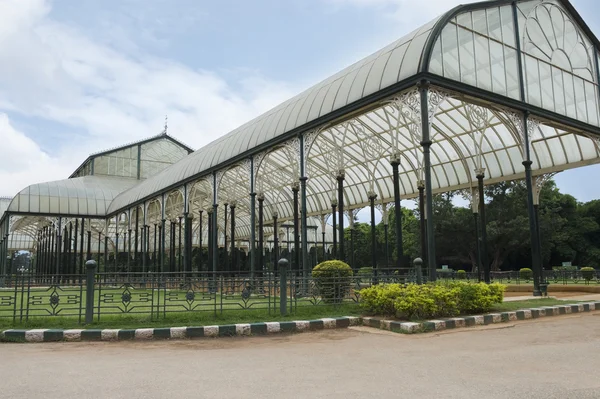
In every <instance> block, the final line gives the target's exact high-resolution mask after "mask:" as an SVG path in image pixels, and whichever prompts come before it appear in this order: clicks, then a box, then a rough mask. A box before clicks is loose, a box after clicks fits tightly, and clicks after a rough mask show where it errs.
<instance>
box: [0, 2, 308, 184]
mask: <svg viewBox="0 0 600 399" xmlns="http://www.w3.org/2000/svg"><path fill="white" fill-rule="evenodd" d="M49 12H50V7H49V3H48V2H46V1H43V0H8V1H3V2H1V3H0V59H2V60H8V61H9V62H2V63H0V111H4V112H6V113H8V114H9V115H11V114H13V113H14V115H15V116H16V115H19V116H21V117H26V118H27V117H36V118H40V119H42V120H48V121H52V122H54V123H58V124H62V125H65V127H68V128H69V129H70V130H72V129H75V131H77V132H80V133H81V134H80V135H79V136H78V137H77V142H69V141H65V142H60V143H57V148H53V149H52V152H56V154H54V153H53V154H52V157H53V158H51V159H52V160H53V162H54V163H56V164H57V166H56V168H54V169H51V170H53V171H55V172H57V173H58V172H59V171H60V172H61V173H60V174H56V175H51V174H48V173H46V172H44V173H43V176H44V177H43V178H42V176H40V175H36V174H35V173H34V174H32V175H27V174H26V172H23V173H21V174H20V178H19V179H16V180H15V179H11V180H10V181H11V182H12V183H11V184H7V183H5V182H6V180H3V184H2V186H1V187H0V195H13V194H14V193H16V192H17V191H18V190H20V189H21V188H23V187H24V186H26V185H28V184H32V183H35V182H39V181H42V180H44V179H45V180H53V179H60V178H65V177H67V176H68V174H69V172H70V171H71V170H69V167H71V166H72V165H75V166H76V165H78V164H79V163H80V162H81V161H82V160H83V158H84V157H85V156H86V155H87V153H88V152H92V151H97V150H102V149H104V148H107V147H113V146H115V145H120V144H123V143H127V142H130V141H133V140H137V139H140V138H144V137H148V136H150V135H153V134H157V133H158V132H160V131H161V130H162V125H163V119H164V115H165V114H168V115H169V132H170V133H171V134H173V135H174V136H176V137H177V138H179V139H181V140H182V141H184V142H186V143H188V144H189V145H191V146H192V147H195V148H198V147H200V146H202V145H204V144H206V143H208V142H210V141H212V140H213V139H215V138H216V137H218V136H220V135H222V134H225V133H227V132H228V131H230V130H232V129H234V128H236V127H238V126H239V125H241V124H243V123H245V122H247V121H248V120H249V119H251V118H253V117H255V116H257V115H259V114H260V113H262V112H264V111H266V110H268V109H269V108H271V107H273V106H275V105H277V104H278V103H280V102H282V101H284V100H285V99H287V98H289V97H290V96H291V95H293V94H294V93H295V92H297V91H298V90H296V89H294V88H292V87H290V86H288V85H286V84H285V83H281V82H271V81H268V80H266V79H264V78H263V77H261V76H260V75H259V74H258V73H255V72H251V71H241V72H239V73H238V74H237V76H236V74H235V73H234V74H233V75H232V74H231V71H228V77H230V76H233V77H234V79H235V78H236V77H237V78H238V81H236V82H232V83H233V84H235V86H236V87H235V88H233V87H232V84H231V83H230V82H228V81H226V80H225V79H224V78H223V77H221V76H219V75H218V74H216V73H214V72H211V71H206V70H192V69H190V68H189V67H187V66H185V65H182V64H179V63H177V62H174V61H171V60H167V59H161V58H156V57H153V56H151V55H149V54H140V53H139V52H138V53H136V56H135V58H134V57H133V56H129V55H127V54H124V53H123V52H121V51H119V50H116V49H115V48H113V47H109V46H108V45H103V44H99V43H101V42H102V41H101V40H96V38H91V37H87V36H85V35H84V34H83V33H82V32H81V31H80V30H78V29H76V28H75V27H73V26H67V25H64V24H60V23H57V22H56V21H54V20H52V18H51V16H50V13H49ZM130 34H132V35H133V33H131V32H130ZM5 119H6V122H5V126H6V127H5V129H7V130H6V131H7V132H8V131H11V133H10V134H11V135H13V136H15V135H17V136H19V137H21V138H20V140H24V139H26V136H25V134H28V132H27V131H23V132H22V133H18V132H16V131H15V130H14V129H12V128H11V127H10V124H9V123H8V119H7V118H6V116H5ZM7 134H8V133H7ZM2 136H4V132H3V133H2ZM32 144H33V142H32V141H31V140H29V144H28V145H26V146H23V147H22V148H20V149H18V151H19V152H22V151H29V152H28V153H23V154H22V155H23V156H24V157H29V159H31V161H30V163H31V165H30V167H31V168H32V169H33V170H35V168H36V166H35V165H36V162H37V167H38V168H42V167H44V165H45V164H44V162H45V159H47V158H48V157H49V155H47V154H44V153H43V151H41V150H40V148H39V147H38V146H35V145H32ZM19 145H20V144H19ZM7 150H8V151H11V150H10V149H7ZM13 150H14V149H13ZM73 153H76V154H81V155H77V157H76V160H73V156H72V155H70V154H73ZM61 154H69V155H65V157H63V156H62V155H61ZM44 156H45V157H46V158H44ZM67 165H68V166H69V167H67ZM12 169H14V168H12ZM0 173H6V172H5V171H4V162H3V165H2V167H1V168H0Z"/></svg>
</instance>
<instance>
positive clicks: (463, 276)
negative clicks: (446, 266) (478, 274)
mask: <svg viewBox="0 0 600 399" xmlns="http://www.w3.org/2000/svg"><path fill="white" fill-rule="evenodd" d="M456 278H457V279H459V280H464V279H466V278H467V272H466V271H464V270H457V271H456Z"/></svg>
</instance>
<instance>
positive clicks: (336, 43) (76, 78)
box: [0, 0, 600, 201]
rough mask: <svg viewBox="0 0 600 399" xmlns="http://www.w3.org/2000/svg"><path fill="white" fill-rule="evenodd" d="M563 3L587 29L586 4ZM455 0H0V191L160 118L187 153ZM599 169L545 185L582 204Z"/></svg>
mask: <svg viewBox="0 0 600 399" xmlns="http://www.w3.org/2000/svg"><path fill="white" fill-rule="evenodd" d="M462 2H463V3H464V2H468V1H465V0H463V1H462ZM572 2H573V4H574V5H575V7H576V8H577V9H578V10H579V11H580V12H581V14H582V15H583V16H584V18H585V19H586V20H587V22H588V23H589V24H590V26H591V28H592V30H594V31H595V32H598V33H599V34H600V16H599V15H598V13H597V12H596V9H595V8H594V6H595V5H596V0H573V1H572ZM458 3H459V1H455V0H427V1H422V2H418V5H416V4H417V2H416V1H414V0H285V1H281V0H255V1H245V0H220V1H207V0H102V1H98V0H77V1H74V0H54V1H51V0H0V60H1V61H0V196H13V195H14V194H16V193H17V192H18V191H19V190H20V189H22V188H23V187H25V186H27V185H29V184H32V183H36V182H40V181H47V180H57V179H61V178H65V177H68V175H69V174H70V173H71V172H72V171H73V170H74V169H75V168H76V167H77V166H78V165H79V164H80V163H81V162H82V161H83V159H85V157H86V156H87V155H88V154H89V153H90V152H94V151H98V150H102V149H106V148H110V147H113V146H117V145H121V144H125V143H127V142H130V141H134V140H138V139H141V138H144V137H148V136H151V135H154V134H157V133H159V132H160V131H161V130H162V126H163V123H164V116H165V114H168V116H169V132H170V133H171V134H172V135H173V136H175V137H177V138H179V139H180V140H182V141H183V142H185V143H187V144H188V145H190V146H192V147H193V148H199V147H201V146H202V145H204V144H206V143H208V142H210V141H212V140H213V139H215V138H216V137H218V136H220V135H223V134H225V133H227V132H228V131H230V130H232V129H234V128H235V127H237V126H239V125H241V124H242V123H244V122H246V121H248V120H249V119H251V118H253V117H255V116H258V115H259V114H260V113H262V112H264V111H267V110H268V109H269V108H271V107H273V106H275V105H277V104H278V103H280V102H282V101H284V100H286V99H287V98H289V97H291V96H292V95H294V94H297V93H298V92H300V91H302V90H304V89H306V88H307V87H309V86H311V85H313V84H315V83H317V82H318V81H319V80H321V79H324V78H326V77H327V76H329V75H331V74H333V73H335V72H337V71H339V70H340V69H342V68H344V67H345V66H347V65H349V64H350V63H352V62H354V61H357V60H358V59H360V58H362V57H364V56H366V55H368V54H370V53H372V52H374V51H376V50H378V49H380V48H381V47H383V46H385V45H387V44H389V43H390V42H392V41H394V40H395V39H397V38H399V37H401V36H403V35H404V34H406V33H408V32H410V31H411V30H413V29H414V28H416V27H418V26H420V25H422V24H424V23H426V22H427V21H429V20H431V19H432V18H434V17H436V16H437V15H438V14H440V13H442V12H444V11H446V10H448V9H450V8H452V7H453V6H455V5H457V4H458ZM599 172H600V167H589V168H583V169H579V170H576V171H570V172H564V173H562V174H561V175H559V176H558V177H557V178H556V179H557V182H558V183H559V186H560V187H561V189H562V190H563V191H565V192H568V193H571V194H572V195H574V196H575V197H576V198H578V199H579V200H581V201H587V200H590V199H594V198H600V185H598V184H589V183H587V184H586V183H585V180H586V179H593V180H592V181H594V180H596V179H595V175H597V173H599Z"/></svg>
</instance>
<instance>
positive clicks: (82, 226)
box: [77, 218, 85, 276]
mask: <svg viewBox="0 0 600 399" xmlns="http://www.w3.org/2000/svg"><path fill="white" fill-rule="evenodd" d="M84 226H85V218H81V237H80V239H81V241H80V242H79V256H80V261H79V267H78V268H77V269H78V270H77V274H79V275H80V276H83V273H84V272H83V263H84V262H83V242H84V233H85V232H84Z"/></svg>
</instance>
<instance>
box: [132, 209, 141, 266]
mask: <svg viewBox="0 0 600 399" xmlns="http://www.w3.org/2000/svg"><path fill="white" fill-rule="evenodd" d="M139 229H140V208H139V207H137V208H135V238H134V240H133V270H134V271H135V272H137V271H139V266H140V265H139V254H138V252H139V251H138V246H139V237H138V231H139Z"/></svg>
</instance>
